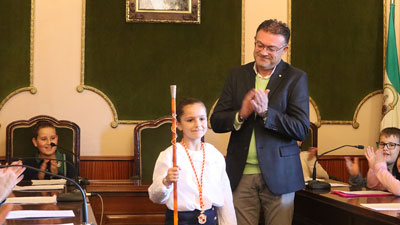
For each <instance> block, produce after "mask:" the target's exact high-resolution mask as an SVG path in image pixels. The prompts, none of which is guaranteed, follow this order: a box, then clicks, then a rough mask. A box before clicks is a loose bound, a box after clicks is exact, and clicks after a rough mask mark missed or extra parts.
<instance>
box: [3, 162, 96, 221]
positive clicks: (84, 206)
mask: <svg viewBox="0 0 400 225" xmlns="http://www.w3.org/2000/svg"><path fill="white" fill-rule="evenodd" d="M8 167H25V168H27V169H31V170H35V171H37V172H41V173H45V174H47V175H50V176H53V177H57V178H61V179H66V180H67V181H69V182H71V183H73V184H74V185H75V186H76V187H77V188H78V189H79V191H80V193H81V195H82V222H83V224H92V223H89V216H88V208H87V202H86V196H85V192H84V191H83V189H82V187H81V186H80V185H79V184H78V183H77V182H76V181H74V180H73V179H71V178H68V177H65V176H62V175H58V174H54V173H50V172H47V171H44V170H41V169H38V168H35V167H32V166H28V165H0V168H8Z"/></svg>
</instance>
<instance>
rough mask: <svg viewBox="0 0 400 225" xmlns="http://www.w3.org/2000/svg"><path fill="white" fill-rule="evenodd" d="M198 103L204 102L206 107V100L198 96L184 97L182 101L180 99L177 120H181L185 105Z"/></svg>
mask: <svg viewBox="0 0 400 225" xmlns="http://www.w3.org/2000/svg"><path fill="white" fill-rule="evenodd" d="M196 103H199V104H202V105H203V106H204V108H206V106H205V105H204V102H203V101H201V100H200V99H197V98H183V99H182V100H181V101H179V104H178V106H177V107H176V120H177V121H178V122H181V117H182V115H183V108H184V107H185V106H187V105H193V104H196ZM206 111H207V109H206Z"/></svg>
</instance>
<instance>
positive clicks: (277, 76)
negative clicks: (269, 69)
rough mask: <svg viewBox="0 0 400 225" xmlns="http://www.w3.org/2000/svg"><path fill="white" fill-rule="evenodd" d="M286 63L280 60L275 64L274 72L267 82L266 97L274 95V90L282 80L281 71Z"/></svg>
mask: <svg viewBox="0 0 400 225" xmlns="http://www.w3.org/2000/svg"><path fill="white" fill-rule="evenodd" d="M286 66H287V64H286V63H285V62H284V61H283V60H281V61H280V62H279V64H278V65H277V66H276V68H275V71H274V73H273V74H272V75H271V78H270V80H269V82H268V85H267V89H269V90H270V91H269V93H268V97H269V98H271V96H273V95H274V93H275V91H276V90H277V89H278V87H279V84H280V83H281V82H282V80H283V78H284V76H285V75H286V74H283V71H284V70H285V69H286Z"/></svg>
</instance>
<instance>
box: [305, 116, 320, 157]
mask: <svg viewBox="0 0 400 225" xmlns="http://www.w3.org/2000/svg"><path fill="white" fill-rule="evenodd" d="M309 147H318V127H317V126H316V125H315V124H314V123H312V122H310V133H309V134H308V137H307V138H306V140H304V141H303V144H302V145H301V150H302V151H306V150H307V149H308V148H309Z"/></svg>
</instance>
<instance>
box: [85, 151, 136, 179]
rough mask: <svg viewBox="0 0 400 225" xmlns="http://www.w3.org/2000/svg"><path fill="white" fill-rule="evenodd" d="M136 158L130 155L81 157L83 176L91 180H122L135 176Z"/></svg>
mask: <svg viewBox="0 0 400 225" xmlns="http://www.w3.org/2000/svg"><path fill="white" fill-rule="evenodd" d="M133 165H134V159H133V157H131V156H128V157H81V174H80V175H81V177H85V178H88V179H89V180H114V179H115V180H120V179H129V178H130V177H132V176H133Z"/></svg>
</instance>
